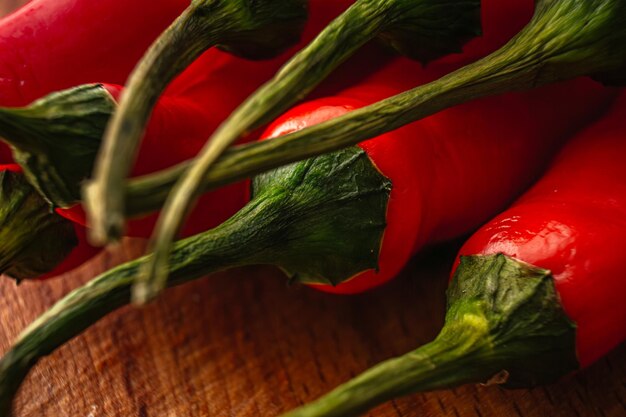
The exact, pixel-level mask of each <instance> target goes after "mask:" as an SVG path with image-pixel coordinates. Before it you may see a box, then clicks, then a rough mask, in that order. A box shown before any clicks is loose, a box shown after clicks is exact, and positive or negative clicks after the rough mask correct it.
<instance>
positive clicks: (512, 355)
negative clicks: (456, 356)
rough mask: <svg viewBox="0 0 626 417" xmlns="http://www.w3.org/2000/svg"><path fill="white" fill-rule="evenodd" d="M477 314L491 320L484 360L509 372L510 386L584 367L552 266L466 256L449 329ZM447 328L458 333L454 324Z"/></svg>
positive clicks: (453, 291) (496, 370)
mask: <svg viewBox="0 0 626 417" xmlns="http://www.w3.org/2000/svg"><path fill="white" fill-rule="evenodd" d="M474 320H476V321H479V322H482V323H484V325H485V339H484V340H482V341H477V342H478V343H479V344H484V345H485V346H483V348H482V349H483V350H484V355H485V356H484V359H483V360H484V361H485V362H486V363H487V364H490V365H491V369H492V370H491V372H490V373H491V374H493V375H502V374H506V375H508V377H507V378H506V381H501V382H502V384H503V385H505V386H509V387H530V386H535V385H539V384H547V383H551V382H554V381H556V380H557V379H558V378H560V377H562V376H564V375H566V374H568V373H569V372H571V371H574V370H576V369H578V368H579V364H578V359H577V356H576V325H575V323H573V322H572V321H571V320H570V319H569V317H568V316H567V315H566V314H565V312H564V311H563V307H562V306H561V303H560V300H559V296H558V294H557V292H556V289H555V286H554V279H553V278H552V275H551V273H550V271H547V270H545V269H541V268H537V267H535V266H532V265H529V264H527V263H524V262H521V261H519V260H516V259H513V258H510V257H507V256H505V255H502V254H498V255H489V256H465V257H461V264H460V266H459V267H458V269H457V272H456V274H455V276H454V279H453V281H452V284H451V286H450V288H449V290H448V312H447V315H446V325H445V327H444V329H445V328H450V326H452V327H453V328H454V327H458V326H464V325H465V324H466V323H470V322H473V321H474ZM445 331H447V333H449V334H450V336H449V337H452V338H454V337H455V336H454V334H455V333H456V332H455V331H454V329H452V330H445ZM443 333H444V332H442V334H443ZM485 369H489V366H485ZM482 379H483V381H480V382H486V381H487V379H485V378H484V377H483V378H482ZM477 382H479V381H477Z"/></svg>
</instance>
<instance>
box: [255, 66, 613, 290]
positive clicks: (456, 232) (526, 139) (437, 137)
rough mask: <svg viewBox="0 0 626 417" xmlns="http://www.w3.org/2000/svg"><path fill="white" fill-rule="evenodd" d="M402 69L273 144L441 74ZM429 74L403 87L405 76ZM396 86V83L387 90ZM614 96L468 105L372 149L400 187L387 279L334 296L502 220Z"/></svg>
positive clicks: (567, 95)
mask: <svg viewBox="0 0 626 417" xmlns="http://www.w3.org/2000/svg"><path fill="white" fill-rule="evenodd" d="M410 65H412V63H410V62H406V61H404V60H401V59H399V60H398V61H397V62H396V63H394V64H392V65H391V66H390V67H388V68H387V69H386V70H385V71H383V72H381V73H380V74H379V75H380V78H379V79H378V80H376V77H374V78H373V79H371V80H370V81H369V82H368V83H367V84H365V85H362V86H359V87H355V88H353V89H350V90H347V91H346V92H344V93H343V94H342V95H341V96H339V97H333V98H327V99H322V100H317V101H313V102H309V103H305V104H303V105H301V106H298V107H296V108H294V109H293V110H291V111H290V112H287V113H286V114H285V115H284V116H283V117H281V118H279V119H278V120H277V121H276V122H275V123H274V124H273V125H272V126H271V127H270V128H269V129H268V131H267V132H266V133H265V134H264V138H267V137H276V136H280V135H283V134H286V133H289V132H292V131H294V130H299V129H302V128H304V127H307V126H311V125H314V124H316V123H320V122H322V121H324V120H328V119H331V118H333V117H337V116H339V115H341V114H344V113H346V112H348V111H351V110H353V109H355V108H359V107H362V106H364V105H367V104H369V103H371V102H374V101H376V100H379V99H381V98H384V97H386V96H389V95H391V94H393V93H396V92H397V90H394V88H392V87H390V85H391V84H395V85H396V87H397V86H398V84H400V83H403V82H409V83H411V84H415V83H416V82H417V81H418V80H416V79H415V78H422V79H423V78H430V77H433V76H436V75H437V74H432V73H430V71H435V72H436V71H437V69H436V68H434V67H431V69H430V70H429V71H428V72H421V73H420V71H418V69H417V68H416V69H415V71H411V70H409V67H410ZM400 72H402V73H405V74H420V75H419V76H417V77H416V76H415V75H413V80H409V79H408V77H398V76H397V74H398V73H400ZM387 81H389V82H387ZM612 97H614V91H613V90H609V89H605V88H603V87H601V86H600V85H599V84H596V83H594V82H593V81H591V80H586V79H580V80H575V81H571V82H568V83H563V84H559V85H553V86H548V87H544V88H541V89H537V90H534V91H531V92H527V93H521V94H508V95H505V96H501V97H493V98H488V99H483V100H478V101H475V102H472V103H468V104H465V105H461V106H458V107H455V108H452V109H449V110H446V111H443V112H441V113H438V114H436V115H434V116H431V117H429V118H427V119H425V120H423V121H420V122H417V123H413V124H411V125H408V126H406V127H404V128H402V129H398V130H397V131H394V132H392V133H389V134H386V135H384V136H381V137H378V138H375V139H372V140H369V141H366V142H363V143H362V144H361V145H360V146H361V147H362V148H363V149H364V150H365V151H366V152H367V154H368V155H369V157H370V159H371V160H372V162H373V163H374V165H375V166H376V167H377V168H378V169H379V170H380V171H381V172H382V173H383V174H384V175H385V176H386V177H387V178H389V179H390V180H391V182H392V185H393V188H392V191H391V196H390V200H389V204H388V208H387V228H386V229H385V234H384V237H383V241H382V247H381V252H380V258H379V272H375V271H367V272H364V273H362V274H360V275H358V276H356V277H354V278H353V279H351V280H349V281H347V282H344V283H342V284H340V285H338V286H336V287H332V286H325V285H316V286H315V287H316V288H318V289H321V290H323V291H327V292H333V293H342V294H346V293H358V292H362V291H365V290H368V289H370V288H373V287H376V286H378V285H381V284H383V283H385V282H386V281H388V280H389V279H391V278H392V277H393V276H395V275H396V274H397V273H398V272H399V271H400V269H401V268H402V267H403V266H404V265H405V264H406V262H407V261H408V259H409V258H410V257H411V255H413V254H414V253H415V252H416V251H417V250H419V249H421V248H422V247H423V246H424V245H426V244H432V243H436V242H440V241H443V240H448V239H451V238H454V237H459V236H462V235H463V234H465V233H468V232H470V231H471V230H472V229H474V228H476V227H478V226H479V225H480V224H481V223H483V222H485V221H487V220H488V219H489V217H491V216H493V215H494V214H495V213H497V212H498V211H499V210H502V209H503V208H504V207H506V205H507V204H508V203H510V201H511V200H512V199H514V198H515V197H516V196H517V195H519V193H520V192H521V191H523V189H524V188H525V187H527V186H529V185H530V184H531V182H532V181H533V180H534V179H535V178H537V176H538V175H539V174H540V173H541V170H542V169H543V168H544V167H545V166H546V164H547V162H548V161H549V158H550V157H551V156H552V155H553V153H554V152H555V151H556V149H557V148H558V146H559V145H560V144H561V143H562V142H563V140H564V139H565V138H566V137H567V136H569V135H571V134H573V133H574V132H576V130H577V129H578V128H580V127H582V126H583V125H584V124H585V123H586V122H588V121H590V120H592V118H593V117H594V116H595V115H597V114H598V113H599V112H600V111H601V110H602V109H603V108H604V107H605V106H606V105H608V103H609V101H610V99H611V98H612Z"/></svg>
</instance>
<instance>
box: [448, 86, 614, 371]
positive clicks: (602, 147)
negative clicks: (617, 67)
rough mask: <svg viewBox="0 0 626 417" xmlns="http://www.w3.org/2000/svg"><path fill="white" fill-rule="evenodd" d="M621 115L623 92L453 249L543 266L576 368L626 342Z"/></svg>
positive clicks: (462, 252) (588, 363)
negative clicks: (571, 331) (572, 337)
mask: <svg viewBox="0 0 626 417" xmlns="http://www.w3.org/2000/svg"><path fill="white" fill-rule="evenodd" d="M625 118H626V94H622V95H621V97H620V99H619V100H618V102H617V103H616V104H615V106H614V108H613V110H612V111H611V113H610V114H609V115H607V116H605V117H604V118H603V119H602V120H601V121H599V122H598V123H596V124H595V125H593V126H592V127H590V128H588V129H587V130H585V131H584V132H583V133H581V134H580V135H578V137H577V138H576V140H575V141H573V142H572V143H571V144H569V145H568V146H567V148H566V149H564V150H563V152H561V154H560V155H559V157H558V159H557V160H556V161H555V162H554V163H553V165H552V167H551V169H550V171H549V172H548V173H547V174H546V175H545V176H544V177H543V178H542V179H541V181H539V182H538V183H537V184H536V185H535V186H534V187H533V188H532V189H531V190H530V191H528V192H527V193H526V194H524V195H523V196H522V197H521V198H520V199H519V200H517V201H516V202H515V204H514V205H513V206H512V207H511V208H509V209H508V210H506V211H505V212H504V213H502V214H501V215H499V216H498V217H496V218H495V219H493V220H492V221H490V222H489V223H487V224H486V225H485V226H483V227H482V228H481V229H480V230H479V231H478V232H476V233H475V234H474V235H473V236H472V237H471V238H470V239H469V240H468V241H467V242H466V243H465V245H464V246H463V248H462V249H461V251H460V253H461V254H462V255H492V254H497V253H503V254H505V255H507V256H510V257H512V258H515V259H519V260H521V261H524V262H527V263H529V264H532V265H534V266H536V267H538V268H544V269H548V270H549V271H550V272H551V274H552V276H553V278H554V284H555V286H556V290H557V292H558V294H559V300H560V302H561V303H562V304H563V308H564V309H565V312H566V313H567V315H568V316H569V318H570V319H571V320H573V321H574V322H575V323H576V325H577V330H576V352H577V355H578V359H579V361H580V364H581V366H583V367H585V366H588V365H590V364H591V363H592V362H594V361H595V360H597V359H598V358H600V357H601V356H603V355H605V354H606V353H608V352H609V351H610V350H611V349H613V348H614V347H615V346H616V345H617V344H619V343H620V342H622V341H623V340H626V303H624V302H623V297H624V294H626V280H624V279H623V277H622V274H621V271H622V266H623V260H624V251H625V250H626V233H624V232H625V230H626V223H625V220H624V219H626V165H624V161H623V155H624V154H625V152H626V126H625V125H624V120H625ZM457 264H458V261H457Z"/></svg>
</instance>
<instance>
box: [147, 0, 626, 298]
mask: <svg viewBox="0 0 626 417" xmlns="http://www.w3.org/2000/svg"><path fill="white" fill-rule="evenodd" d="M625 28H626V3H625V2H623V1H621V0H590V1H586V2H583V3H581V2H579V1H577V0H540V1H538V2H537V7H536V12H535V15H534V17H533V20H532V21H531V22H530V23H529V25H528V26H526V27H525V28H524V30H522V32H520V33H519V34H518V35H517V36H516V37H515V38H514V39H513V40H511V41H510V42H509V43H508V44H507V45H505V46H504V47H503V48H501V49H500V50H499V51H497V52H495V53H493V54H492V55H490V56H488V57H486V58H484V59H482V60H480V61H478V62H476V63H474V64H472V65H468V66H466V67H464V68H462V69H460V70H457V71H455V72H453V73H451V74H449V75H448V76H445V77H443V78H441V79H439V80H437V81H435V82H432V83H430V84H427V85H425V86H422V87H418V88H416V89H413V90H410V91H407V92H405V93H402V94H399V95H397V96H394V97H391V98H389V99H386V100H383V101H380V102H378V103H376V104H373V105H370V106H368V107H364V108H361V109H358V110H356V111H354V112H350V113H349V114H347V115H344V116H341V117H338V118H335V119H333V120H331V121H328V122H325V123H322V124H318V125H315V126H312V127H310V128H308V129H304V130H301V131H298V132H295V133H293V134H290V135H287V136H285V137H282V138H280V140H279V141H266V142H265V143H259V144H256V145H253V146H248V147H245V148H241V149H240V153H239V154H237V153H235V152H233V153H232V154H230V155H228V158H224V162H225V163H226V164H228V165H230V166H231V167H233V168H234V172H233V173H226V172H224V171H221V173H222V174H224V175H225V176H229V175H233V176H236V177H238V178H242V177H245V176H246V175H250V174H252V173H256V172H259V171H261V170H262V169H264V168H271V167H274V166H279V165H280V164H282V163H288V162H292V161H295V160H299V159H301V158H307V157H310V156H313V155H318V154H320V153H323V152H330V151H333V150H336V149H341V148H342V147H345V146H349V145H353V144H356V143H358V142H360V141H363V140H366V139H369V138H372V137H375V136H378V135H380V134H383V133H386V132H389V131H391V130H394V129H397V128H399V127H401V126H404V125H406V124H408V123H411V122H414V121H416V120H419V119H421V118H424V117H426V116H429V115H431V114H433V113H436V112H438V111H440V110H443V109H446V108H448V107H452V106H454V105H457V104H461V103H464V102H467V101H470V100H472V99H476V98H480V97H485V96H490V95H495V94H500V93H504V92H509V91H515V90H527V89H531V88H534V87H536V86H539V85H542V84H546V83H551V82H556V81H560V80H565V79H570V78H574V77H577V76H581V75H598V76H600V77H604V79H608V80H611V81H616V80H619V79H620V78H619V76H617V75H616V74H620V70H623V69H625V68H626V49H625V48H623V47H622V45H624V43H626V29H625ZM289 73H290V72H289ZM289 73H287V72H286V71H283V72H281V74H279V76H284V77H288V76H289ZM264 88H265V87H263V88H262V90H261V92H260V93H258V94H260V95H256V94H255V95H254V96H253V97H252V98H251V99H250V101H248V102H246V103H245V104H244V105H243V106H242V107H241V108H240V109H239V110H237V111H236V112H235V113H234V114H233V116H232V117H231V119H229V120H228V121H227V122H226V123H225V124H224V125H222V126H221V127H220V128H219V129H218V131H217V132H216V133H215V135H214V137H213V139H212V140H211V141H210V142H209V143H208V144H207V145H206V147H205V149H204V150H203V152H202V154H201V156H200V157H199V158H198V159H196V160H195V161H194V162H193V163H191V164H190V165H189V168H188V169H186V170H184V169H180V170H178V171H176V173H177V174H179V175H180V177H179V178H178V179H177V180H176V182H175V183H174V185H173V189H172V191H171V195H170V196H169V197H168V198H167V200H166V203H165V206H164V209H163V211H162V214H161V217H160V218H159V221H158V223H157V228H156V232H155V235H154V238H153V241H152V245H151V248H153V249H154V253H155V257H154V260H153V261H152V262H153V263H154V264H155V266H154V267H152V268H151V269H150V272H151V274H152V275H151V276H150V277H149V280H150V285H151V286H152V287H153V291H152V292H153V293H156V292H157V291H158V289H159V288H161V287H162V286H163V285H164V284H163V282H164V281H165V280H166V279H167V269H166V268H165V265H166V261H165V260H166V259H167V257H168V255H169V252H170V248H171V242H172V241H173V239H174V238H175V237H176V235H177V233H178V230H179V229H180V227H181V225H182V224H183V221H184V219H185V217H186V215H187V212H188V211H189V210H190V207H191V203H192V202H193V201H194V200H195V199H196V198H197V196H198V195H199V193H200V192H201V191H202V189H203V188H204V187H206V184H207V182H208V181H207V175H210V174H209V171H210V169H214V170H220V168H221V167H218V165H219V163H220V162H221V161H219V160H218V158H219V157H220V155H221V154H222V152H224V151H225V149H226V147H227V146H228V145H229V144H230V143H232V142H233V141H234V140H235V139H237V138H238V137H239V136H240V135H241V134H243V133H245V129H246V128H247V126H252V125H254V122H255V121H256V120H257V119H258V120H262V119H261V118H260V113H259V110H258V109H259V108H263V109H264V110H266V111H268V114H271V115H274V113H273V111H274V110H277V109H279V108H280V107H279V106H278V104H279V101H276V102H273V101H269V103H270V104H268V103H265V102H262V101H261V98H263V99H264V100H265V99H268V97H272V96H268V95H265V93H263V91H264ZM272 94H274V97H279V95H277V94H278V93H275V92H274V91H273V90H272ZM270 100H272V99H271V98H270ZM272 103H273V104H274V105H275V107H272ZM253 104H254V105H253ZM230 158H232V159H230ZM229 159H230V160H229ZM234 160H236V161H237V162H238V164H234V163H233V161H234ZM170 172H175V170H174V171H170ZM162 178H163V177H161V179H162ZM170 178H171V177H170ZM223 180H224V178H223V177H221V178H220V181H223ZM156 264H158V267H157V266H156Z"/></svg>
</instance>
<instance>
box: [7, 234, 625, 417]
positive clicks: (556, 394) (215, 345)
mask: <svg viewBox="0 0 626 417" xmlns="http://www.w3.org/2000/svg"><path fill="white" fill-rule="evenodd" d="M141 247H142V244H141V242H127V243H126V244H125V245H124V246H123V247H122V248H120V249H119V250H117V251H115V252H113V253H111V252H109V253H106V254H105V255H103V256H99V257H98V258H97V259H95V260H94V261H93V262H91V263H90V264H89V265H86V266H85V267H84V268H82V270H81V271H78V272H77V273H74V274H71V275H69V276H67V277H64V278H61V279H55V280H52V281H48V282H43V283H34V282H29V283H24V284H22V285H21V286H19V287H16V286H15V285H14V284H13V283H12V282H10V281H8V280H4V281H2V282H1V283H0V295H1V298H0V312H1V314H2V321H1V327H0V348H1V349H2V351H5V350H6V349H7V348H8V346H9V344H10V341H11V340H13V338H14V337H15V336H16V335H17V334H18V332H19V331H20V330H21V329H23V328H24V327H25V326H26V325H27V324H28V323H30V322H31V321H32V320H34V319H35V318H36V317H37V315H38V314H40V313H41V312H43V311H44V310H45V309H46V308H47V307H49V306H50V305H51V304H52V303H54V301H55V300H57V299H58V298H59V297H61V296H62V295H63V294H65V293H67V292H68V291H69V290H70V289H71V288H73V287H75V286H76V285H78V284H80V283H81V282H84V281H85V280H87V279H88V278H89V277H91V276H93V275H95V274H96V273H97V272H98V271H101V270H103V269H105V268H107V267H110V266H111V265H113V264H115V263H117V262H120V261H121V260H123V259H125V258H128V257H131V256H133V255H136V254H138V253H140V251H141ZM454 249H455V248H453V247H450V248H445V249H440V250H438V251H436V252H434V251H429V252H428V253H426V254H422V255H421V256H420V257H418V259H415V260H414V261H413V262H412V263H411V265H409V267H408V268H407V269H406V270H405V272H404V273H403V274H402V275H401V276H400V277H399V278H398V279H397V280H396V281H394V282H393V283H391V284H390V285H388V286H386V287H385V288H382V289H380V290H378V291H376V292H373V293H370V294H365V295H360V296H354V297H337V296H329V295H326V294H322V293H318V292H315V291H313V290H309V289H306V288H302V287H288V286H287V285H286V284H285V280H284V278H283V276H282V275H281V273H280V272H278V271H276V270H274V269H271V268H266V267H259V268H246V269H240V270H236V271H231V272H227V273H221V274H217V275H214V276H212V277H209V278H207V279H204V280H201V281H198V282H195V283H191V284H188V285H186V286H184V287H180V288H176V289H173V290H170V291H168V292H167V294H166V295H165V296H164V297H163V298H162V299H160V300H159V301H158V302H157V303H156V304H154V305H152V306H149V307H148V308H145V309H141V310H140V309H134V308H130V307H126V308H124V309H122V310H120V311H118V312H116V313H114V314H112V315H111V316H109V317H107V318H106V319H104V320H102V321H101V322H99V323H98V324H97V325H96V326H94V327H93V328H91V329H90V330H88V331H87V332H85V333H84V334H83V335H81V336H80V337H78V338H76V339H74V340H73V341H72V342H70V343H69V344H67V345H66V346H64V347H62V348H61V349H59V350H58V351H56V352H55V353H54V354H53V355H51V356H50V357H48V358H46V359H44V360H42V361H41V362H40V363H39V364H38V365H37V366H36V368H35V369H34V371H33V372H32V373H31V375H30V377H29V378H28V380H27V381H26V384H25V385H24V387H23V389H22V391H21V393H20V395H19V398H18V401H17V410H18V412H17V416H18V417H35V416H37V417H39V416H45V417H48V416H50V417H57V416H81V417H82V416H93V417H98V416H138V417H146V416H167V417H170V416H172V417H173V416H241V417H244V416H246V417H247V416H275V415H278V414H280V413H281V412H283V411H286V410H289V409H291V408H293V407H295V406H297V405H299V404H302V403H303V402H305V401H310V400H312V399H314V398H316V397H317V396H319V395H320V394H322V393H324V392H326V391H327V390H329V389H331V388H332V387H334V386H336V385H337V384H339V383H341V382H342V381H345V380H346V379H348V378H350V377H351V376H354V375H355V374H357V373H358V372H360V371H362V370H364V369H366V368H367V367H369V366H371V365H373V364H375V363H376V362H378V361H380V360H382V359H385V358H388V357H390V356H393V355H396V354H401V353H403V352H406V351H408V350H410V349H412V348H415V347H417V346H419V345H420V344H422V343H425V342H427V341H429V340H431V339H432V338H433V336H434V335H435V334H436V333H437V330H438V329H439V327H440V325H441V322H442V317H443V309H444V295H443V294H444V289H445V285H446V275H447V271H448V269H449V262H450V258H451V257H452V256H453V254H454ZM370 415H371V416H376V417H383V416H385V417H391V416H405V417H417V416H420V417H435V416H450V417H459V416H464V417H465V416H472V417H473V416H477V417H501V416H514V417H515V416H524V417H545V416H555V417H556V416H558V417H570V416H598V417H609V416H610V417H619V416H626V348H624V347H622V348H619V349H617V351H615V352H613V353H612V354H611V355H609V357H607V358H605V359H604V360H602V361H601V362H599V363H597V364H596V365H594V366H592V367H591V368H590V369H587V370H585V371H584V372H581V373H579V374H577V375H575V376H570V377H567V378H565V379H564V380H563V381H561V382H560V383H558V384H555V385H552V386H549V387H544V388H537V389H532V390H518V391H507V390H504V389H501V388H498V387H481V386H466V387H462V388H458V389H456V390H453V391H444V392H437V393H429V394H422V395H413V396H410V397H407V398H404V399H400V400H397V401H395V402H393V403H389V404H386V405H384V406H382V407H380V408H378V409H377V410H375V411H373V412H372V413H371V414H370Z"/></svg>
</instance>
